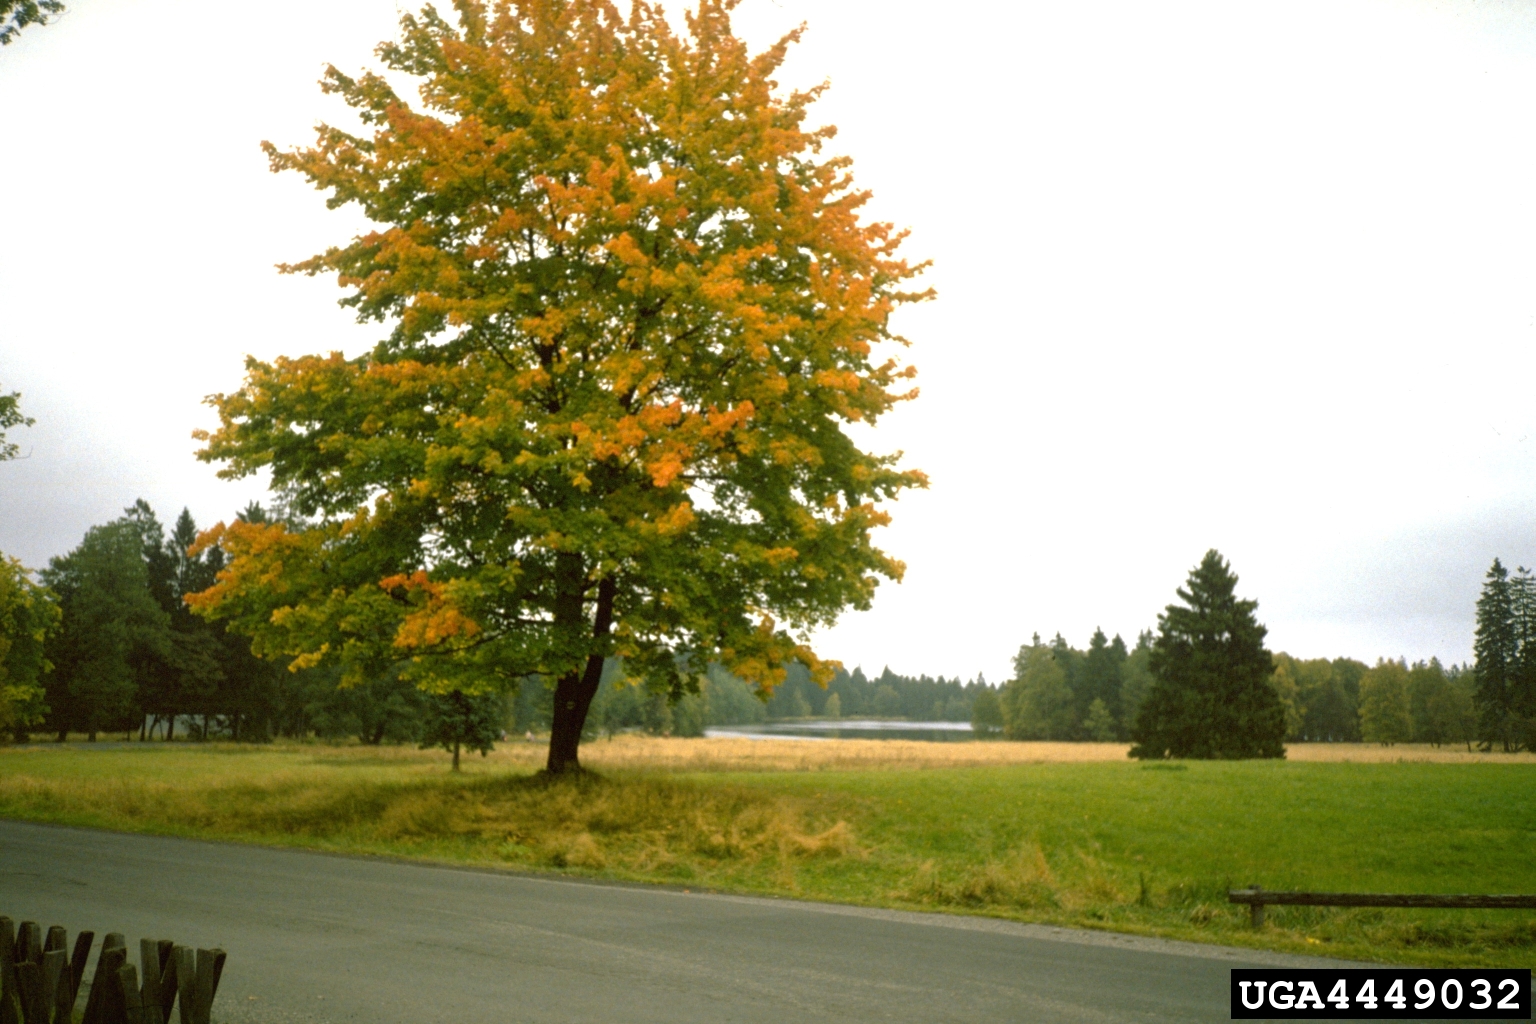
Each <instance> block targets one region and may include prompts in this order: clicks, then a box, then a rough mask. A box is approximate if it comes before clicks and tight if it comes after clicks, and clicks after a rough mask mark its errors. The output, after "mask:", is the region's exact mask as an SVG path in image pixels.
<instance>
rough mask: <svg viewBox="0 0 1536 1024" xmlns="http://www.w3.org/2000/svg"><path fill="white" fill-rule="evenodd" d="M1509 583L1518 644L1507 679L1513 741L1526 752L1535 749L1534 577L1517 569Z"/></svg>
mask: <svg viewBox="0 0 1536 1024" xmlns="http://www.w3.org/2000/svg"><path fill="white" fill-rule="evenodd" d="M1509 583H1510V598H1511V603H1512V605H1513V610H1514V626H1515V634H1516V637H1517V639H1518V641H1519V644H1520V652H1519V655H1518V656H1517V657H1516V659H1515V670H1514V672H1513V673H1511V675H1510V680H1509V710H1510V713H1511V732H1512V734H1513V735H1512V739H1513V741H1514V742H1515V743H1516V744H1518V745H1519V746H1523V747H1525V748H1526V749H1527V750H1536V578H1533V577H1532V576H1531V572H1530V570H1529V569H1527V568H1525V567H1524V566H1520V567H1519V568H1517V569H1516V570H1515V574H1514V575H1513V576H1511V577H1510V579H1509Z"/></svg>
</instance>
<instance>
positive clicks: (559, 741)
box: [545, 576, 618, 775]
mask: <svg viewBox="0 0 1536 1024" xmlns="http://www.w3.org/2000/svg"><path fill="white" fill-rule="evenodd" d="M617 589H618V588H617V585H616V584H615V583H614V581H613V577H611V576H610V577H606V578H604V579H603V581H602V582H601V583H599V584H598V585H597V614H596V615H595V616H594V617H593V622H592V636H593V637H596V638H602V637H605V636H607V635H608V630H609V629H610V628H611V627H612V625H613V599H614V595H615V593H616V591H617ZM575 601H576V605H577V615H580V614H581V612H580V601H581V595H580V594H579V593H577V595H576V598H575ZM581 618H582V620H583V621H582V623H581V624H582V625H585V621H584V619H585V616H581ZM602 681H603V656H602V655H601V654H590V655H588V656H587V663H586V665H585V667H584V668H583V669H582V671H580V672H567V673H566V674H565V675H563V676H561V677H560V681H559V682H557V683H556V684H555V708H554V712H555V713H554V719H553V721H552V722H551V723H550V729H549V760H548V761H547V762H546V764H545V770H546V771H548V772H549V773H550V774H551V775H561V774H564V773H566V772H579V771H581V761H580V760H578V758H577V748H578V747H580V745H581V731H582V729H583V728H585V726H586V724H587V712H588V711H590V710H591V708H592V698H593V697H595V696H597V687H598V684H600V683H601V682H602Z"/></svg>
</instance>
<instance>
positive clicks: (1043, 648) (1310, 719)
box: [973, 630, 1477, 744]
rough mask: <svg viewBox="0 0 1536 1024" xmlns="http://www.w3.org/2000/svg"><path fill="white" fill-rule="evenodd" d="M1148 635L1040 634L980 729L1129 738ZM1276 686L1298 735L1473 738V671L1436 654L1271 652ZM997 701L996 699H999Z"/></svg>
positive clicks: (985, 709)
mask: <svg viewBox="0 0 1536 1024" xmlns="http://www.w3.org/2000/svg"><path fill="white" fill-rule="evenodd" d="M1151 650H1152V634H1151V632H1143V633H1142V634H1140V635H1139V636H1138V637H1137V641H1136V646H1135V647H1134V648H1132V649H1130V650H1127V649H1126V645H1125V642H1124V641H1123V640H1122V639H1121V638H1120V637H1118V636H1116V637H1114V638H1113V639H1109V638H1106V637H1105V636H1104V633H1103V631H1102V630H1096V631H1095V632H1094V634H1093V637H1092V638H1091V639H1090V640H1089V642H1088V647H1087V649H1086V650H1078V649H1077V648H1074V647H1071V646H1070V645H1068V644H1067V642H1066V640H1064V639H1063V638H1062V637H1061V635H1060V634H1057V635H1056V637H1055V638H1054V639H1052V640H1051V642H1050V643H1042V642H1041V640H1040V637H1039V635H1038V634H1037V635H1036V636H1035V637H1034V639H1033V640H1032V642H1031V643H1029V644H1027V645H1025V646H1024V647H1022V648H1020V650H1019V653H1018V654H1017V655H1016V656H1015V658H1014V676H1013V678H1012V679H1010V680H1008V681H1007V682H1006V683H1004V684H1003V686H1002V688H1001V690H1000V691H998V692H997V693H996V696H995V698H984V699H983V700H982V701H981V706H980V707H979V708H978V710H977V712H976V715H975V717H974V719H973V721H974V724H975V725H976V727H977V728H978V729H979V730H993V731H996V732H998V733H1001V734H1002V735H1003V736H1005V737H1006V738H1009V739H1020V740H1100V741H1110V740H1119V741H1124V740H1128V739H1129V738H1130V733H1131V728H1132V725H1133V723H1134V722H1135V721H1136V714H1137V712H1138V711H1139V710H1140V707H1141V703H1142V701H1143V699H1145V697H1146V695H1147V691H1148V689H1149V688H1150V687H1151V685H1152V679H1153V676H1152V670H1151V667H1150V664H1149V661H1150V657H1151ZM1273 657H1274V662H1275V673H1274V675H1273V676H1272V677H1271V685H1272V686H1273V687H1274V688H1275V690H1276V692H1277V693H1278V694H1279V697H1280V702H1281V704H1282V705H1283V706H1284V708H1285V722H1286V733H1285V738H1286V739H1287V740H1289V741H1292V742H1324V743H1326V742H1360V741H1362V740H1363V741H1365V742H1380V743H1399V742H1409V741H1417V742H1424V743H1435V744H1440V743H1462V742H1471V741H1472V740H1474V739H1476V738H1477V728H1476V726H1477V715H1476V712H1475V709H1474V697H1475V689H1474V686H1473V675H1472V673H1471V671H1470V670H1469V669H1467V668H1466V667H1465V666H1453V667H1452V668H1450V669H1446V668H1445V667H1444V666H1442V665H1441V664H1440V662H1439V661H1435V660H1430V661H1427V662H1418V663H1416V664H1414V665H1411V666H1410V665H1408V664H1407V663H1406V662H1404V661H1401V660H1399V661H1387V660H1382V661H1379V662H1378V663H1377V664H1376V665H1375V666H1374V667H1372V666H1370V665H1367V664H1365V663H1364V662H1362V661H1356V660H1355V659H1353V658H1334V659H1332V660H1330V659H1327V658H1313V659H1305V660H1304V659H1299V658H1294V657H1292V656H1291V655H1289V654H1285V653H1283V652H1282V653H1280V654H1276V655H1274V656H1273ZM994 700H995V702H996V703H995V706H994V705H993V703H992V702H993V701H994Z"/></svg>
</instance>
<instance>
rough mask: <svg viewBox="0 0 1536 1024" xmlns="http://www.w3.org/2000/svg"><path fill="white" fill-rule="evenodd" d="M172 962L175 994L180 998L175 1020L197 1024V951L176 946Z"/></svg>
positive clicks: (183, 1023) (189, 947)
mask: <svg viewBox="0 0 1536 1024" xmlns="http://www.w3.org/2000/svg"><path fill="white" fill-rule="evenodd" d="M172 960H173V961H174V962H175V964H176V994H177V995H178V996H180V997H181V1010H180V1013H179V1015H178V1017H177V1020H179V1021H180V1022H181V1024H197V950H195V949H193V948H192V947H191V946H177V947H176V950H175V952H174V953H173V954H172Z"/></svg>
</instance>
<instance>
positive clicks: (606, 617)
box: [190, 0, 929, 771]
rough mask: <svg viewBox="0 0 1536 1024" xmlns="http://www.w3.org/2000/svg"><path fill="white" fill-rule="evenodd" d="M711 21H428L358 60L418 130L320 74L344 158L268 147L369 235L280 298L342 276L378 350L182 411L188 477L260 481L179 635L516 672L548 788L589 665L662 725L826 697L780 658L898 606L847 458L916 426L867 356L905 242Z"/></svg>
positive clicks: (592, 9)
mask: <svg viewBox="0 0 1536 1024" xmlns="http://www.w3.org/2000/svg"><path fill="white" fill-rule="evenodd" d="M733 6H734V3H733V2H731V0H700V3H699V6H698V9H697V11H695V12H691V13H690V14H689V15H688V18H687V29H686V32H683V33H674V31H673V30H672V29H671V28H670V27H669V25H668V23H667V21H666V20H665V19H664V17H663V15H662V12H661V10H660V9H659V8H657V7H653V6H651V5H648V4H645V3H635V4H634V5H633V6H632V7H631V8H630V9H629V12H628V14H627V15H625V14H622V13H621V12H620V11H619V9H617V8H616V7H615V6H614V5H612V4H609V3H605V2H599V0H513V2H495V3H486V2H481V0H456V2H455V3H454V8H455V11H456V17H454V18H452V19H450V18H447V17H444V16H442V15H440V14H439V13H438V12H436V11H434V10H433V9H432V8H430V7H428V8H426V9H424V10H423V11H422V12H421V13H420V14H419V15H416V16H407V17H405V18H403V19H402V22H401V37H400V41H399V42H398V43H385V44H383V45H381V46H380V47H379V49H378V54H379V56H380V58H381V59H382V61H383V63H384V64H385V65H386V66H387V67H388V68H389V69H391V70H393V71H395V72H399V73H403V74H406V75H410V76H414V77H415V78H417V79H419V80H420V82H421V86H420V95H421V100H422V102H421V105H420V107H419V108H412V107H411V106H410V105H409V104H408V103H407V102H405V101H404V100H402V99H400V98H399V96H397V94H396V92H395V91H394V90H393V89H392V88H391V86H390V84H389V82H388V81H387V80H386V79H385V78H384V77H382V76H381V75H378V74H372V73H369V74H364V75H362V76H360V77H357V78H352V77H348V76H347V75H345V74H343V73H341V72H340V71H338V70H336V69H335V68H329V69H328V70H327V72H326V75H325V78H324V80H323V83H322V84H323V87H324V89H325V90H326V91H327V92H331V93H336V94H339V95H340V96H341V97H342V98H344V99H345V100H346V102H347V103H348V104H350V105H351V106H352V107H353V108H354V109H355V110H356V111H357V113H358V114H359V115H360V117H361V120H362V122H363V123H364V126H365V128H364V130H363V132H361V133H359V134H352V133H349V132H346V131H342V130H340V129H338V128H335V127H330V126H324V125H323V126H321V127H320V129H319V131H318V135H319V138H318V142H317V143H316V145H315V146H314V147H313V148H308V149H299V150H295V151H291V152H290V151H283V150H279V149H277V148H275V147H273V146H272V145H270V144H265V148H266V151H267V153H268V155H269V157H270V160H271V164H272V167H273V168H274V169H275V170H296V171H299V172H300V173H302V174H303V175H305V176H306V177H307V178H308V179H309V180H310V181H312V182H313V183H314V184H315V185H316V187H317V188H320V189H322V190H325V191H327V192H329V193H330V195H329V197H328V203H329V204H330V205H331V206H332V207H336V206H341V205H344V204H347V203H356V204H358V205H359V206H360V207H361V208H362V210H363V211H364V213H365V214H366V215H367V216H368V218H369V219H370V220H371V221H372V222H374V223H375V224H376V225H378V228H377V230H374V231H371V232H369V233H367V234H364V235H361V236H359V237H357V238H354V239H353V240H352V241H351V242H350V243H348V244H346V245H344V246H341V247H339V248H333V249H330V250H327V251H326V252H325V253H323V254H321V255H318V256H315V257H313V258H312V259H309V260H306V261H304V262H302V263H298V264H294V265H292V266H286V267H284V268H283V269H284V270H285V271H287V272H290V273H305V274H312V275H313V274H328V273H335V274H337V275H338V277H339V281H340V283H341V285H342V286H344V287H346V288H347V289H349V294H348V296H347V298H345V299H344V300H343V304H344V305H347V306H351V307H353V308H355V309H356V310H357V312H358V316H359V317H360V319H362V320H364V321H380V322H383V323H386V324H388V325H389V327H390V333H389V335H388V337H387V338H386V339H385V340H383V341H381V342H379V343H378V345H377V346H376V347H375V348H374V349H373V351H371V352H369V353H368V354H367V355H365V356H362V357H360V358H356V359H347V358H344V357H343V356H342V355H341V354H340V353H332V354H330V355H327V356H318V355H317V356H304V357H299V358H291V359H290V358H280V359H277V360H275V361H273V362H271V363H265V362H260V361H257V360H254V359H251V360H248V361H247V363H246V370H247V376H246V381H245V384H244V386H243V387H242V388H241V389H240V390H239V391H237V392H235V393H234V394H229V395H218V396H215V397H214V398H213V399H211V401H212V402H213V403H214V404H215V406H216V407H217V409H218V412H219V415H220V419H221V422H222V426H220V428H219V429H218V430H216V431H214V432H212V433H209V434H204V435H202V436H203V438H204V440H206V442H207V444H206V447H205V448H204V449H203V450H202V451H201V452H200V458H202V459H204V460H205V461H216V462H222V463H225V466H224V468H223V469H222V470H221V474H222V475H224V476H226V477H240V476H245V475H248V474H252V473H255V472H258V471H260V470H263V469H266V470H270V472H271V474H272V482H273V486H274V488H275V489H276V490H277V491H278V493H280V494H281V495H283V497H284V501H285V503H286V507H287V513H288V514H287V515H286V516H285V517H284V519H285V521H282V522H273V523H248V522H236V523H232V524H229V525H224V524H221V525H220V526H218V527H216V528H215V529H213V530H212V531H209V532H208V533H207V534H205V535H204V537H203V540H202V543H204V544H213V543H217V544H218V545H220V546H221V547H222V548H223V549H224V550H225V551H226V552H227V553H228V555H229V556H231V561H230V562H229V564H228V566H227V567H226V569H225V570H224V571H223V572H222V573H221V574H220V576H219V579H218V582H217V583H216V585H214V586H213V587H212V588H211V589H209V590H207V591H205V592H203V593H202V594H200V595H196V596H194V597H193V598H191V599H190V600H191V603H192V604H193V605H194V607H195V608H196V609H197V610H199V611H200V612H202V613H204V614H208V615H214V616H220V617H226V618H229V619H231V620H232V621H233V623H234V624H235V626H236V627H237V628H240V629H242V630H244V631H246V632H248V633H250V634H251V635H252V636H253V638H254V646H255V649H256V650H257V652H258V653H261V654H263V655H266V656H273V657H276V656H284V657H290V658H292V659H293V663H294V664H295V665H297V666H303V665H311V664H316V663H318V662H321V661H324V660H327V659H335V660H336V661H338V662H339V663H340V664H342V665H343V666H344V668H345V673H346V677H347V678H350V679H354V680H355V679H360V678H364V677H366V675H367V674H368V673H370V672H376V671H378V670H379V669H380V667H381V666H382V665H385V664H387V663H389V662H391V661H399V660H401V659H409V660H410V668H409V671H410V672H412V673H414V674H415V677H416V678H417V679H418V681H419V682H420V683H421V684H422V685H423V686H426V687H427V688H429V689H435V690H439V691H443V690H449V689H460V690H463V691H465V692H472V691H474V690H476V689H480V688H484V687H486V686H492V685H505V684H506V683H507V682H508V681H509V680H511V679H515V678H521V677H524V676H526V675H530V674H535V673H536V674H538V675H540V676H541V677H543V678H545V679H546V680H549V681H551V682H553V683H554V684H555V721H554V726H553V731H554V736H553V739H552V742H551V752H550V768H551V770H553V771H559V770H563V769H565V768H569V767H576V766H577V762H576V743H577V742H578V740H579V736H580V730H581V723H582V721H584V719H585V716H586V711H587V707H588V705H589V704H590V701H591V696H592V694H593V693H595V691H596V687H597V683H598V677H599V675H600V673H601V668H602V661H603V659H604V658H605V657H612V656H622V657H623V658H624V659H625V665H626V669H627V672H628V674H629V675H630V676H631V677H632V678H635V679H644V680H646V681H647V682H648V683H649V684H650V685H652V686H656V687H664V688H668V689H670V690H672V691H673V692H674V693H675V692H680V690H682V689H684V688H687V687H689V686H690V685H692V684H691V683H690V681H689V680H690V679H691V678H692V677H693V675H694V674H695V673H697V672H698V671H700V670H701V669H702V668H703V666H704V664H706V663H707V662H709V661H718V662H720V663H722V664H724V665H725V666H727V667H728V668H729V669H730V670H731V671H733V672H735V673H737V674H739V675H741V676H742V677H744V678H746V679H749V680H752V681H754V682H756V683H757V684H758V685H759V686H761V687H763V688H764V689H765V690H769V689H771V688H772V687H773V685H774V684H775V683H776V682H778V681H779V680H781V679H782V678H783V673H784V665H785V664H786V663H787V662H789V661H790V660H795V659H798V660H799V661H801V662H802V663H804V664H805V665H806V666H807V667H809V668H810V670H811V672H812V674H813V676H814V677H815V678H817V679H818V680H819V681H822V682H825V681H826V679H827V678H829V677H830V675H831V673H832V671H833V669H834V668H835V664H834V663H831V662H824V661H822V660H821V659H818V658H817V657H816V655H815V653H814V652H813V651H812V650H811V649H810V648H809V647H808V646H807V644H806V643H805V642H804V638H805V636H806V635H807V633H808V631H809V630H810V629H812V628H814V627H818V626H822V625H827V624H830V623H831V622H833V621H834V620H835V618H836V616H837V615H838V614H839V612H841V611H842V610H843V609H845V608H848V607H850V606H851V607H855V608H866V607H868V605H869V603H870V599H871V597H872V595H873V593H874V590H875V586H876V583H877V581H878V578H879V577H886V578H888V579H899V578H900V576H901V573H902V568H903V567H902V565H901V563H900V562H898V561H896V560H894V559H892V558H891V557H889V556H887V555H886V554H885V553H883V552H882V551H880V550H879V549H878V548H876V547H875V546H874V545H873V544H872V542H871V538H870V532H871V530H872V529H873V528H874V527H876V526H879V525H882V524H884V523H885V522H886V521H887V517H886V514H885V513H884V512H883V511H880V510H879V509H878V508H877V503H878V502H880V501H882V500H885V499H890V498H893V497H895V496H896V495H897V494H898V492H900V491H901V490H902V489H904V488H907V487H912V486H922V485H923V483H924V478H923V476H922V474H921V473H919V472H917V471H914V470H903V469H900V468H898V465H897V456H895V455H875V454H871V453H868V452H865V451H862V450H861V449H860V448H859V447H858V446H857V445H856V444H855V443H854V441H853V439H852V438H850V437H849V435H848V433H847V430H846V428H847V426H848V425H849V424H853V423H865V424H869V423H873V422H874V421H875V420H877V419H878V418H879V416H880V415H881V414H882V413H884V412H886V411H887V410H888V409H890V408H891V407H892V405H893V404H894V403H896V402H898V401H901V400H902V399H904V398H909V397H911V396H913V395H915V393H916V392H915V390H910V389H908V385H907V384H906V383H905V380H904V379H905V378H909V377H911V376H912V374H913V370H912V369H911V367H909V366H903V365H901V364H900V363H899V362H897V361H896V360H894V359H888V358H881V357H877V356H876V355H875V347H876V346H877V345H879V344H880V343H882V342H895V343H897V345H898V346H899V345H904V344H905V342H904V341H902V339H901V338H899V337H897V336H896V335H894V334H893V333H892V332H891V331H890V328H889V318H890V315H891V313H892V311H893V310H894V309H895V308H896V307H897V306H899V305H901V304H903V303H907V302H913V301H918V300H921V299H924V298H927V297H928V296H929V293H928V292H926V291H914V290H910V288H911V285H910V281H911V279H912V278H913V277H914V276H915V275H916V274H917V273H918V272H919V271H920V270H921V269H922V267H921V266H912V265H909V264H908V263H907V262H906V261H904V260H902V259H900V258H898V256H897V254H896V253H897V249H898V247H899V245H900V243H901V240H902V238H903V237H904V235H905V232H899V231H896V230H894V229H893V228H892V227H891V225H889V224H881V223H862V222H861V221H860V218H859V210H860V207H861V206H862V205H863V203H864V202H865V200H866V198H867V194H866V193H863V192H860V191H857V190H855V188H854V187H853V184H852V180H851V177H850V162H849V161H848V160H847V159H846V158H842V157H829V156H824V155H823V153H822V150H823V147H824V146H825V144H826V143H827V141H828V140H829V139H830V138H831V137H832V134H833V130H832V129H830V128H820V129H815V130H808V129H806V128H805V127H803V122H804V120H805V116H806V112H807V107H808V105H809V104H810V103H811V102H812V101H813V100H814V99H815V97H816V95H817V94H818V93H819V92H820V89H819V88H818V89H812V90H808V91H798V92H789V93H784V92H783V91H781V90H779V89H778V87H777V85H776V83H775V82H774V81H773V79H772V77H771V76H772V75H773V73H774V72H775V69H776V68H777V67H778V66H779V64H780V63H781V61H782V60H783V58H784V54H785V51H786V49H787V47H788V46H789V44H791V43H792V42H794V41H795V40H796V39H797V38H798V35H799V33H798V31H797V32H795V33H791V34H790V35H789V36H786V37H785V38H784V39H781V40H780V41H779V42H778V43H777V44H775V45H774V46H772V47H771V48H770V49H768V50H767V51H766V52H764V53H761V54H757V55H753V54H751V53H750V52H749V51H748V50H747V48H746V46H745V45H744V44H743V43H742V41H741V40H739V39H737V38H736V37H735V36H734V35H732V32H731V25H730V16H729V15H730V10H731V8H732V7H733ZM893 350H894V351H900V349H899V347H898V348H895V349H893ZM572 729H574V734H572V732H571V730H572Z"/></svg>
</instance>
